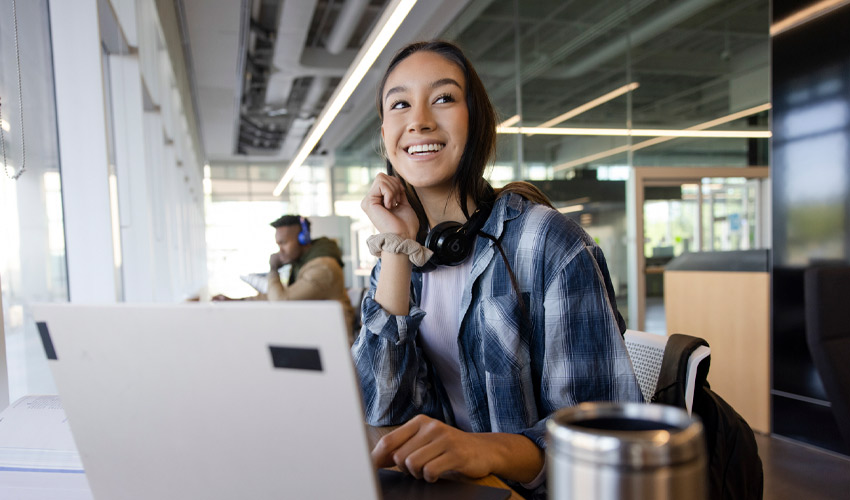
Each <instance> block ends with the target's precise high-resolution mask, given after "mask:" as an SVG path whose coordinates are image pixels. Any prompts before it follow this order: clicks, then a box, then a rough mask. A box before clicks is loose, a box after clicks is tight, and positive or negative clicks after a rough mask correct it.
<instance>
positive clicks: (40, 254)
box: [0, 0, 68, 400]
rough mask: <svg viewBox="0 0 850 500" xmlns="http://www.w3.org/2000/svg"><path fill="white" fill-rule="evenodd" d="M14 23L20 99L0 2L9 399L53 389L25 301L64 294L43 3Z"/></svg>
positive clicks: (1, 250) (7, 1)
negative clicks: (14, 177)
mask: <svg viewBox="0 0 850 500" xmlns="http://www.w3.org/2000/svg"><path fill="white" fill-rule="evenodd" d="M17 21H18V50H20V62H21V68H20V70H21V74H20V77H21V82H22V84H23V89H22V90H23V92H22V94H23V103H21V101H20V99H19V91H18V90H19V88H18V67H17V62H16V59H17V58H16V52H15V51H16V47H15V27H14V24H13V23H14V19H13V17H12V2H11V0H0V106H1V107H0V111H2V124H0V126H2V128H3V138H4V141H5V147H6V162H7V168H6V171H5V172H0V241H2V244H0V285H2V290H3V295H2V304H3V319H4V326H5V330H6V338H5V343H6V360H0V366H2V364H3V363H6V364H7V365H8V370H9V383H10V387H9V395H10V398H11V399H12V400H14V399H16V398H18V397H20V396H22V395H24V394H28V393H48V394H49V393H54V392H56V390H55V388H54V385H53V379H52V378H51V376H50V373H49V371H48V369H47V362H46V359H45V357H44V349H43V348H42V346H41V340H40V338H39V336H38V331H37V330H36V328H35V324H34V323H33V320H32V316H31V314H30V310H29V305H30V304H31V303H32V302H54V301H65V300H68V277H67V267H66V264H65V234H64V227H63V214H62V191H61V177H60V174H59V162H58V157H59V154H58V147H57V137H56V118H55V116H56V110H55V108H54V102H55V101H54V97H53V86H52V82H53V70H52V66H51V51H50V33H49V28H48V13H47V2H44V1H31V2H22V1H18V2H17ZM22 105H23V109H24V117H23V118H24V121H23V123H21V106H22ZM22 128H23V130H24V131H25V138H26V143H25V144H22V143H21V130H22ZM24 145H25V148H26V158H24V157H23V152H24V148H22V146H24ZM24 161H26V171H25V172H24V173H23V174H22V175H21V176H20V177H19V178H18V179H17V180H12V179H10V178H9V176H8V175H7V173H8V174H12V173H13V172H15V171H17V170H19V169H20V168H21V166H22V165H23V164H24Z"/></svg>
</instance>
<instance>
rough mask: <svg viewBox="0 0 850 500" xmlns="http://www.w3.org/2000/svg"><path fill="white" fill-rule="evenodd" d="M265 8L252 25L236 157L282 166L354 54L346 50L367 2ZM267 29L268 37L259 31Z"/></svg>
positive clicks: (313, 1)
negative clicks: (275, 161)
mask: <svg viewBox="0 0 850 500" xmlns="http://www.w3.org/2000/svg"><path fill="white" fill-rule="evenodd" d="M270 3H274V2H268V1H263V2H262V5H261V7H260V14H259V17H260V19H255V20H253V21H252V26H256V27H257V28H256V29H255V30H254V31H257V32H258V34H257V35H256V36H255V37H254V43H253V46H252V47H251V49H250V53H249V56H248V61H249V64H248V67H247V68H246V74H247V76H246V79H247V80H249V81H250V85H248V86H247V87H246V92H245V93H244V95H243V100H242V104H243V105H242V108H243V111H242V117H241V122H242V123H241V128H240V134H239V144H238V146H237V151H238V153H240V154H246V155H252V156H271V157H274V158H278V159H281V160H288V159H290V158H291V157H292V156H294V154H295V152H296V150H297V148H298V146H299V145H300V144H301V142H302V141H303V139H304V136H305V134H306V133H307V132H308V131H309V130H310V127H311V126H312V125H313V122H314V121H315V119H316V116H317V114H318V112H319V111H320V110H321V108H322V105H323V104H324V100H325V98H326V96H327V95H328V94H329V93H330V92H332V91H333V89H334V88H335V87H336V85H337V83H338V82H339V77H341V76H342V75H343V74H344V73H345V70H346V69H347V68H348V65H349V64H350V63H351V60H352V57H353V55H354V52H355V51H348V50H346V49H347V47H348V44H349V41H350V40H351V38H352V36H354V34H355V33H356V30H357V28H358V26H360V25H361V19H362V18H363V16H364V14H366V13H367V12H368V7H369V5H370V0H346V1H345V2H334V1H332V0H325V1H320V0H305V1H298V2H295V1H284V2H282V3H281V2H277V4H276V6H277V8H273V7H272V6H270V5H269V4H270ZM379 12H380V11H379V10H377V11H376V13H379ZM334 14H335V15H334ZM272 15H273V16H274V18H273V19H271V16H272ZM331 20H332V24H330V22H329V21H331ZM269 25H273V26H274V28H273V29H274V31H273V32H272V33H271V34H269V33H266V32H265V31H264V30H265V29H267V28H268V27H269ZM268 40H273V41H274V44H273V46H268V45H266V43H267V41H268ZM311 64H312V66H311Z"/></svg>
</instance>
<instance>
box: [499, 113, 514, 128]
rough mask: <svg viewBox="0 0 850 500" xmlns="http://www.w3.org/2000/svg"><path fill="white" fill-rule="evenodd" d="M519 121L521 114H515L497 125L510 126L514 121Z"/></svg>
mask: <svg viewBox="0 0 850 500" xmlns="http://www.w3.org/2000/svg"><path fill="white" fill-rule="evenodd" d="M518 121H519V115H513V116H512V117H510V118H508V119H507V120H505V121H503V122H502V123H500V124H498V125H496V127H497V128H498V127H510V126H511V125H513V124H514V123H516V122H518Z"/></svg>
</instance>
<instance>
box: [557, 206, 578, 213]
mask: <svg viewBox="0 0 850 500" xmlns="http://www.w3.org/2000/svg"><path fill="white" fill-rule="evenodd" d="M582 210H584V205H573V206H571V207H564V208H559V209H558V211H559V212H561V213H562V214H569V213H572V212H581V211H582Z"/></svg>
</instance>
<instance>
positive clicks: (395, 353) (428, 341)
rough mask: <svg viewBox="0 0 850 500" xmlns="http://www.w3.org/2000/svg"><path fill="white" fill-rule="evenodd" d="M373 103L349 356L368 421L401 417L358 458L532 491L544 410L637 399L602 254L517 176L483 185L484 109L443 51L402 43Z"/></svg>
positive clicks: (488, 152) (488, 139)
mask: <svg viewBox="0 0 850 500" xmlns="http://www.w3.org/2000/svg"><path fill="white" fill-rule="evenodd" d="M377 104H378V114H379V116H380V117H381V120H382V126H381V134H382V138H383V141H384V145H385V148H386V163H387V173H386V174H383V173H381V174H378V176H377V178H376V179H375V180H374V182H373V184H372V186H371V188H370V190H369V192H368V194H367V195H366V197H365V198H364V199H363V201H362V203H361V207H362V208H363V210H364V212H365V213H366V215H367V216H368V217H369V219H370V220H371V221H372V223H373V224H374V225H375V227H376V228H377V229H378V230H379V231H380V233H381V234H379V235H376V236H375V237H373V240H372V241H371V242H370V249H371V250H372V251H373V252H374V253H375V254H376V255H378V256H379V257H380V258H381V259H380V261H379V262H378V264H377V265H376V266H375V269H374V270H373V271H372V279H371V287H370V290H369V292H368V293H367V296H366V297H365V299H364V306H363V313H364V326H363V329H362V330H361V332H360V335H359V337H358V339H357V341H356V342H355V345H354V347H353V354H354V358H355V363H356V366H357V370H358V373H359V376H360V381H361V387H362V392H363V397H364V406H365V409H366V418H367V421H368V423H369V424H371V425H376V426H383V425H401V427H399V428H398V429H396V430H395V431H393V432H391V433H389V434H387V435H386V436H384V437H383V438H382V439H381V440H380V441H379V442H378V444H377V445H376V447H375V449H374V451H373V459H374V460H375V462H376V464H377V465H379V466H390V465H396V466H398V467H399V468H401V469H402V470H405V471H407V472H409V473H411V474H413V475H414V476H416V477H421V478H425V479H426V480H429V481H434V480H436V479H437V478H439V477H440V476H442V475H444V474H448V473H460V474H464V475H466V476H470V477H482V476H485V475H487V474H491V473H493V474H496V475H499V476H501V477H502V478H504V479H506V480H508V481H510V482H511V483H512V485H513V486H514V487H516V488H517V489H519V490H520V491H521V492H526V493H527V494H531V495H532V496H533V497H543V496H545V474H544V472H543V451H542V450H543V448H544V447H545V445H546V444H545V422H546V420H547V419H548V418H549V415H551V414H552V412H554V411H555V410H557V409H559V408H562V407H564V406H571V405H575V404H577V403H580V402H582V401H599V400H606V401H611V400H613V401H641V400H642V397H641V395H640V390H639V389H638V386H637V381H636V380H635V376H634V373H633V371H632V367H631V363H630V362H629V359H628V355H627V353H626V350H625V345H624V343H623V338H622V331H623V330H624V329H625V323H624V322H623V321H622V318H621V317H620V315H619V313H618V312H617V309H616V300H615V298H614V292H613V289H612V287H611V281H610V278H609V276H608V269H607V265H606V263H605V258H604V256H603V255H602V251H601V250H600V249H599V247H598V246H596V244H595V243H594V242H593V240H592V239H591V238H590V237H589V236H588V235H587V234H586V233H585V232H584V231H583V230H582V229H581V228H580V227H579V226H578V225H576V224H575V223H573V222H571V221H570V220H569V219H567V218H566V217H564V216H563V215H562V214H560V213H559V212H557V211H556V210H554V209H552V207H551V205H550V204H549V202H548V200H547V199H546V198H545V196H543V195H542V194H541V193H540V192H539V191H538V190H536V189H535V188H534V187H533V186H531V185H530V184H527V183H511V184H509V185H507V186H506V187H505V188H503V189H501V190H498V191H497V190H494V189H493V188H492V187H491V186H490V185H489V184H488V183H487V181H486V180H485V179H484V177H483V174H484V170H485V167H486V166H487V165H488V164H489V163H490V162H491V161H492V159H493V156H494V149H495V141H496V119H495V113H494V110H493V107H492V105H491V104H490V100H489V98H488V96H487V93H486V91H485V90H484V85H483V84H482V83H481V80H480V79H479V78H478V75H477V74H476V72H475V70H474V68H473V67H472V65H471V64H470V63H469V61H468V60H467V59H466V57H465V56H464V55H463V53H462V52H461V51H460V49H459V48H457V47H456V46H455V45H452V44H451V43H448V42H443V41H431V42H419V43H414V44H411V45H408V46H407V47H405V48H403V49H402V50H401V51H400V52H398V53H397V54H396V55H395V57H394V58H393V60H392V61H391V63H390V65H389V69H388V70H387V72H386V74H385V76H384V78H383V80H382V82H381V85H380V86H379V88H378V96H377ZM456 221H465V222H456ZM422 243H424V244H425V247H426V248H422ZM423 253H425V254H426V255H427V257H430V259H431V260H430V261H429V262H427V263H426V265H424V266H423V265H422V264H421V260H422V254H423ZM427 257H426V258H427ZM412 261H415V262H416V264H417V266H416V267H414V266H413V264H412ZM438 264H440V265H438ZM426 312H427V314H426Z"/></svg>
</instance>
